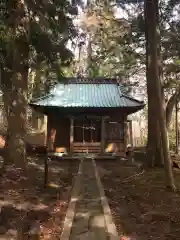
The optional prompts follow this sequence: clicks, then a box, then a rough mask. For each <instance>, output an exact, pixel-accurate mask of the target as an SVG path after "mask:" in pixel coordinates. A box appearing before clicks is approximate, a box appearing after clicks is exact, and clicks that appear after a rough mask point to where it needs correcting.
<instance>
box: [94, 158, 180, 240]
mask: <svg viewBox="0 0 180 240" xmlns="http://www.w3.org/2000/svg"><path fill="white" fill-rule="evenodd" d="M97 166H98V171H99V174H100V176H101V180H102V183H103V185H104V188H105V193H106V196H107V197H108V202H109V205H110V208H111V212H112V215H113V219H114V221H115V223H116V226H117V229H118V232H119V234H121V233H123V232H124V233H127V235H129V236H133V237H134V238H135V239H137V240H144V239H149V240H150V239H153V240H159V239H161V240H176V239H180V212H179V208H180V195H179V193H172V192H169V191H168V190H167V189H166V188H165V178H164V171H163V170H161V169H153V170H149V171H146V172H139V169H137V168H135V167H132V166H131V167H130V166H123V165H121V164H120V162H119V161H97ZM174 174H175V178H176V183H177V184H178V185H179V183H180V172H179V170H175V171H174ZM179 187H180V186H179Z"/></svg>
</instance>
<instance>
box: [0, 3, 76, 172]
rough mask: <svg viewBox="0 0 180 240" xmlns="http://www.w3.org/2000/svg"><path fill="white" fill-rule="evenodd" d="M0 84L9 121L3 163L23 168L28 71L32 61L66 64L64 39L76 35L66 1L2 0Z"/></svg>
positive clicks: (68, 56) (72, 10)
mask: <svg viewBox="0 0 180 240" xmlns="http://www.w3.org/2000/svg"><path fill="white" fill-rule="evenodd" d="M1 6H2V7H3V10H2V11H1V12H0V14H1V17H2V18H1V25H0V26H1V29H0V30H1V32H2V33H3V34H1V36H0V38H1V40H2V43H1V48H0V49H1V52H0V56H1V58H2V60H3V61H2V62H1V83H2V90H3V95H4V103H5V106H6V115H7V121H8V136H7V141H6V150H7V151H6V159H5V161H6V163H8V162H9V163H11V164H12V163H14V164H15V166H17V167H20V168H23V169H25V166H26V155H25V142H24V137H25V133H26V109H27V93H28V70H29V67H30V64H32V63H34V61H37V60H38V62H41V61H43V60H46V61H48V62H49V63H50V64H52V63H54V62H55V61H57V60H58V61H59V62H60V63H61V65H63V64H65V65H66V64H68V62H69V61H70V60H71V59H72V56H73V55H72V53H71V51H70V50H68V49H67V47H66V43H67V41H68V40H69V39H70V38H71V37H72V36H74V35H75V34H76V31H75V28H74V26H73V23H72V17H70V16H72V15H73V14H74V15H76V14H77V9H76V8H74V6H72V5H71V4H70V3H69V1H66V0H63V1H54V2H49V1H39V2H34V1H32V0H26V1H21V0H13V1H1Z"/></svg>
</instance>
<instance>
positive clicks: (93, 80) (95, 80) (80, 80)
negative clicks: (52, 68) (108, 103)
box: [58, 77, 120, 84]
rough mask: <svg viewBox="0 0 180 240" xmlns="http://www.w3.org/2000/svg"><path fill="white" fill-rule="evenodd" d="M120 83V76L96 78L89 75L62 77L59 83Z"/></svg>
mask: <svg viewBox="0 0 180 240" xmlns="http://www.w3.org/2000/svg"><path fill="white" fill-rule="evenodd" d="M76 83H77V84H83V83H85V84H119V83H120V79H119V78H105V77H96V78H88V77H78V78H75V77H74V78H72V77H68V78H62V79H61V81H60V82H59V83H58V84H76Z"/></svg>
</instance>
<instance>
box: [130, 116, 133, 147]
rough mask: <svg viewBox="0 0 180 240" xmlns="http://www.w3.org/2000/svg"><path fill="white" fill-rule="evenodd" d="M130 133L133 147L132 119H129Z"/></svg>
mask: <svg viewBox="0 0 180 240" xmlns="http://www.w3.org/2000/svg"><path fill="white" fill-rule="evenodd" d="M129 134H130V136H129V137H130V144H131V147H133V133H132V120H130V121H129Z"/></svg>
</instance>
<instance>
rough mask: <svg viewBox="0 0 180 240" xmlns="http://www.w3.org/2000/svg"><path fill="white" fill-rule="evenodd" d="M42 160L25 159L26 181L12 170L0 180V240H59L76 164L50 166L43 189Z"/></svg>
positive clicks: (52, 164) (77, 163)
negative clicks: (47, 180) (47, 183)
mask: <svg viewBox="0 0 180 240" xmlns="http://www.w3.org/2000/svg"><path fill="white" fill-rule="evenodd" d="M43 160H44V159H43V158H41V157H29V166H28V175H29V177H28V181H27V180H26V179H23V178H21V177H19V178H17V175H14V172H13V169H12V171H10V172H8V173H7V174H6V175H5V176H2V177H1V182H0V208H1V213H0V238H1V239H23V240H25V239H38V238H39V237H40V236H41V239H59V236H60V234H61V230H62V223H63V220H64V216H65V213H66V209H67V206H68V201H69V197H70V192H71V188H72V183H73V180H74V177H75V176H76V174H77V171H78V165H79V161H78V160H75V161H73V162H72V161H70V160H63V161H59V162H54V161H53V162H50V163H49V186H48V187H47V188H44V165H43Z"/></svg>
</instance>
